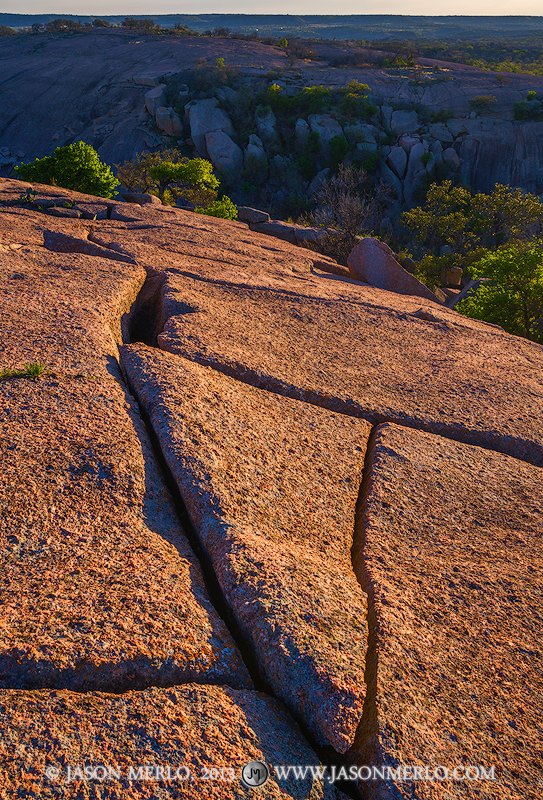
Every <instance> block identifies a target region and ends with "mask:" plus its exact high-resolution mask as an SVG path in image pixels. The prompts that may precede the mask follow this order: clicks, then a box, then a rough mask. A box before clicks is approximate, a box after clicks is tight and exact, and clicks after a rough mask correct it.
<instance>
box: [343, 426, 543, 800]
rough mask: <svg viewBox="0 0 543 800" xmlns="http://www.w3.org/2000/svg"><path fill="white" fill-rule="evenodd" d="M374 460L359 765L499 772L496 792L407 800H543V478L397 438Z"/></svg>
mask: <svg viewBox="0 0 543 800" xmlns="http://www.w3.org/2000/svg"><path fill="white" fill-rule="evenodd" d="M370 458H371V466H370V469H369V471H368V473H367V475H366V483H365V487H364V490H365V491H364V511H363V514H362V515H361V516H360V518H359V520H358V523H359V524H358V530H357V536H356V538H355V546H354V549H353V556H354V564H355V569H356V570H357V574H358V576H359V578H360V580H361V582H362V585H363V586H364V587H365V589H366V590H367V591H368V592H369V596H370V605H371V618H372V619H371V628H372V633H371V636H372V639H373V641H372V645H371V646H372V653H373V663H372V665H371V672H372V674H371V677H370V681H369V684H368V692H369V694H370V695H371V697H372V699H373V702H372V703H371V704H369V705H370V706H371V711H370V713H368V715H367V716H366V719H365V720H364V724H363V725H361V727H360V729H359V732H358V740H357V743H356V746H355V748H353V749H354V751H356V756H355V758H356V759H357V760H359V763H369V762H370V761H371V760H372V759H373V760H381V761H382V760H383V759H384V762H385V763H386V764H390V765H392V766H394V765H398V764H407V765H413V766H421V767H426V766H428V767H429V769H430V771H431V772H432V773H433V770H434V769H435V768H437V767H439V766H444V767H446V768H448V769H449V771H451V772H452V770H453V769H454V768H455V767H459V768H460V769H461V770H464V771H466V770H467V768H468V767H469V766H473V767H477V768H480V767H481V766H483V767H485V768H486V770H487V771H488V770H490V768H492V767H494V771H495V781H492V780H481V781H474V780H464V781H463V782H456V783H452V784H451V782H450V781H446V782H440V781H434V786H433V788H430V787H431V784H430V783H428V784H427V785H426V786H425V785H424V783H422V784H421V786H420V788H419V789H418V791H417V792H416V793H415V794H413V795H411V794H408V793H407V792H406V791H405V789H402V787H401V784H399V783H398V784H397V785H396V789H398V788H399V790H400V794H401V796H402V797H404V796H405V797H417V798H419V797H420V798H426V797H432V798H436V799H437V798H449V797H454V798H456V797H462V798H464V797H466V798H488V797H491V798H497V797H500V798H501V797H507V798H511V800H520V798H530V799H531V800H536V798H538V797H540V796H541V767H542V764H543V748H542V742H541V715H540V698H541V697H542V696H543V677H542V672H541V658H542V656H543V651H542V646H541V642H542V639H543V616H542V614H541V597H542V596H543V584H542V579H541V575H542V566H543V563H542V562H543V541H542V532H543V504H542V502H541V498H542V496H543V472H542V470H541V469H539V468H537V467H534V466H532V465H531V464H526V463H523V462H521V461H518V460H517V459H514V458H511V457H509V456H505V455H502V454H501V453H495V452H490V451H488V450H483V449H481V448H479V447H473V446H470V445H465V444H460V443H458V442H453V441H450V440H448V439H444V438H442V437H440V436H435V435H432V434H428V433H423V432H421V431H413V430H407V429H406V428H401V427H399V426H396V425H390V424H385V425H380V426H378V427H377V429H376V433H375V436H374V440H373V442H372V447H371V452H370ZM460 774H467V775H469V774H471V775H472V776H473V775H475V774H476V773H475V772H474V771H473V770H472V771H471V773H468V772H465V773H460ZM376 788H378V790H379V791H376V793H375V796H376V797H381V796H382V797H389V796H391V795H389V794H388V791H389V789H390V786H388V787H387V785H386V784H384V785H381V786H380V787H376Z"/></svg>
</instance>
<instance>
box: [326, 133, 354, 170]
mask: <svg viewBox="0 0 543 800" xmlns="http://www.w3.org/2000/svg"><path fill="white" fill-rule="evenodd" d="M349 149H350V148H349V142H348V141H347V139H346V138H345V136H332V138H331V139H330V151H331V157H330V163H331V165H332V166H333V167H337V165H338V164H339V163H340V162H341V161H343V159H344V158H345V156H346V155H347V153H348V152H349Z"/></svg>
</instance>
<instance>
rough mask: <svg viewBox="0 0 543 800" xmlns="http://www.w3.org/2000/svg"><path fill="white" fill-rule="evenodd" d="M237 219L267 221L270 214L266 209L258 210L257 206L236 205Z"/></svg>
mask: <svg viewBox="0 0 543 800" xmlns="http://www.w3.org/2000/svg"><path fill="white" fill-rule="evenodd" d="M238 219H239V221H240V222H269V221H270V215H269V214H268V213H267V212H266V211H259V209H257V208H248V207H247V206H238Z"/></svg>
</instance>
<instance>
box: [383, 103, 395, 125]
mask: <svg viewBox="0 0 543 800" xmlns="http://www.w3.org/2000/svg"><path fill="white" fill-rule="evenodd" d="M393 111H394V109H393V108H392V106H381V121H382V123H383V126H384V128H385V129H386V130H387V131H389V130H390V124H391V118H392V112H393Z"/></svg>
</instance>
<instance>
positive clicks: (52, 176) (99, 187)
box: [15, 142, 119, 197]
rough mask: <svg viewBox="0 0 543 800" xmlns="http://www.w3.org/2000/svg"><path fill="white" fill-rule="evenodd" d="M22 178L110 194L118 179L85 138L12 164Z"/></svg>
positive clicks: (112, 193) (98, 193)
mask: <svg viewBox="0 0 543 800" xmlns="http://www.w3.org/2000/svg"><path fill="white" fill-rule="evenodd" d="M15 172H16V173H17V175H18V177H19V178H21V179H22V180H24V181H31V182H34V183H47V184H51V185H53V186H62V187H64V188H65V189H73V190H74V191H77V192H83V193H84V194H91V195H95V196H98V197H113V196H114V195H115V192H116V189H117V186H118V185H119V181H118V180H117V178H116V177H115V176H114V174H113V173H112V171H111V169H110V167H108V166H107V164H103V163H102V162H101V161H100V158H99V157H98V153H97V152H96V150H95V149H94V148H93V147H91V145H90V144H85V142H74V144H69V145H66V147H57V149H56V150H55V153H54V155H52V156H46V157H45V158H37V159H36V160H35V161H34V163H32V164H21V165H20V166H18V167H15Z"/></svg>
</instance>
